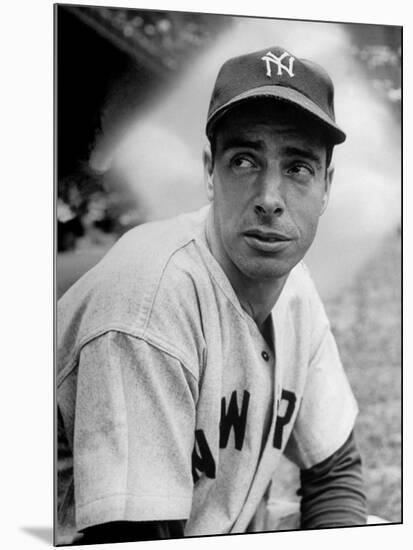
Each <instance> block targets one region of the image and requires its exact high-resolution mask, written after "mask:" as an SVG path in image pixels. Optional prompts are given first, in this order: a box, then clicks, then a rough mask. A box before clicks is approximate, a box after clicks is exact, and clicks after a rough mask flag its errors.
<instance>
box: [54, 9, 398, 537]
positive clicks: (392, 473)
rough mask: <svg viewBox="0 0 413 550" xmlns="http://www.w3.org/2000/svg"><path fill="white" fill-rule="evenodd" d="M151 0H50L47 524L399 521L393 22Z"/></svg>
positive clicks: (288, 526) (173, 526)
mask: <svg viewBox="0 0 413 550" xmlns="http://www.w3.org/2000/svg"><path fill="white" fill-rule="evenodd" d="M155 8H156V5H154V8H153V9H139V7H136V8H131V7H122V6H121V5H119V6H107V5H104V6H103V5H99V4H96V5H93V6H92V5H87V6H86V5H77V4H55V5H54V14H53V15H54V36H55V41H54V82H55V87H54V100H55V113H54V114H55V122H54V124H55V189H54V197H55V201H54V206H55V270H56V271H55V300H56V317H55V323H56V326H55V330H56V336H55V403H54V406H55V409H54V412H55V434H54V437H55V502H54V513H55V523H54V544H55V545H57V546H66V545H68V546H70V545H88V544H102V543H107V544H109V543H117V542H132V541H133V542H136V541H148V540H151V541H153V540H160V539H180V538H184V537H185V538H186V537H205V536H210V535H231V534H246V535H251V536H252V538H251V539H248V540H249V542H250V543H252V544H254V537H253V534H254V533H267V532H271V533H274V534H273V537H274V544H276V543H277V539H276V537H277V532H280V531H294V532H301V531H303V530H326V529H336V530H337V529H340V528H344V527H354V528H357V529H358V530H360V531H361V530H364V529H366V528H367V529H369V528H371V526H373V525H374V526H376V527H375V528H378V527H377V526H380V528H381V529H391V528H392V527H391V525H395V524H401V523H402V522H403V515H402V514H403V507H402V457H401V448H402V414H401V413H402V405H401V398H402V365H401V362H402V361H401V355H402V351H401V350H402V326H401V317H402V311H401V303H402V302H401V300H402V296H401V294H402V273H401V267H402V229H403V228H402V206H401V205H402V184H401V180H402V158H401V156H402V123H401V121H402V100H403V98H402V61H403V51H402V31H403V28H402V26H397V25H390V24H386V22H385V21H383V24H376V23H369V21H368V20H366V21H365V22H363V23H350V22H341V21H316V20H300V19H293V18H291V19H286V18H282V19H281V18H280V19H278V18H276V17H258V16H257V17H252V16H247V15H245V16H243V15H227V14H220V13H212V12H211V13H204V12H202V13H201V12H196V11H174V10H173V9H171V10H164V9H162V10H161V9H155ZM338 535H339V531H337V536H338Z"/></svg>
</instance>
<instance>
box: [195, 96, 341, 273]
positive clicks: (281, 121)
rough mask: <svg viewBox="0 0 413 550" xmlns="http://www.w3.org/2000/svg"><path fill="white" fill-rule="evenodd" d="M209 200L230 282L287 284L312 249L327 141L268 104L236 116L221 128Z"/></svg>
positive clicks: (325, 178)
mask: <svg viewBox="0 0 413 550" xmlns="http://www.w3.org/2000/svg"><path fill="white" fill-rule="evenodd" d="M205 160H206V172H207V188H208V197H209V199H210V200H211V201H212V203H213V204H212V208H213V231H214V236H215V239H214V240H215V243H216V247H217V250H216V251H215V253H216V255H217V256H218V257H217V259H218V261H219V262H220V263H221V265H222V267H223V268H224V270H225V271H226V272H227V274H229V273H231V272H233V270H234V269H235V270H236V271H237V272H239V273H238V274H242V275H243V276H245V277H247V278H249V279H254V280H268V279H274V278H276V279H278V278H283V277H285V276H286V275H287V274H288V273H289V272H290V270H291V269H292V268H293V267H294V266H295V265H296V264H297V263H298V262H299V261H300V260H301V259H302V258H303V256H304V254H305V253H306V252H307V250H308V248H309V247H310V245H311V243H312V242H313V239H314V236H315V233H316V229H317V225H318V220H319V217H320V215H321V213H322V212H323V211H324V208H325V206H326V204H327V199H328V193H329V188H330V183H331V177H332V171H331V170H327V167H326V145H325V144H324V142H323V140H322V136H321V133H320V132H319V131H316V130H315V129H314V124H309V123H308V119H307V118H305V117H304V118H303V116H302V115H300V113H299V112H297V111H296V110H294V109H291V108H289V107H288V106H282V107H281V108H279V107H278V108H274V105H271V108H269V105H268V104H267V102H265V101H262V102H257V103H252V104H246V106H244V107H242V108H241V107H240V108H238V109H233V111H231V112H230V113H228V114H227V115H226V116H225V117H224V118H223V120H222V121H221V122H220V123H219V128H218V129H217V133H216V150H215V156H214V159H213V161H212V159H211V157H210V156H209V155H208V154H207V155H206V157H205Z"/></svg>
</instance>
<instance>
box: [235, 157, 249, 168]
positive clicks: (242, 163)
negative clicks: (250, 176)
mask: <svg viewBox="0 0 413 550" xmlns="http://www.w3.org/2000/svg"><path fill="white" fill-rule="evenodd" d="M231 164H232V166H233V167H234V168H254V166H255V164H254V162H253V161H252V160H251V159H249V158H246V157H235V158H234V159H232V161H231Z"/></svg>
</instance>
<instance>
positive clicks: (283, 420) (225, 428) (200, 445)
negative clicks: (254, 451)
mask: <svg viewBox="0 0 413 550" xmlns="http://www.w3.org/2000/svg"><path fill="white" fill-rule="evenodd" d="M249 402H250V393H249V392H248V391H246V390H245V391H244V393H243V396H242V402H241V408H240V407H239V404H238V396H237V392H236V391H235V390H234V391H233V392H232V394H231V397H230V398H229V403H228V406H227V398H226V397H223V398H222V399H221V418H220V423H219V447H220V449H225V448H227V447H228V443H229V440H230V437H231V432H233V434H234V437H233V440H234V447H235V449H236V450H237V451H241V450H242V447H243V445H244V439H245V432H246V426H247V417H248V406H249ZM296 402H297V398H296V396H295V393H293V392H291V391H288V390H282V392H281V399H280V403H279V405H278V410H280V409H282V411H283V413H282V414H279V415H277V419H276V422H275V431H274V438H273V447H274V448H276V449H281V448H282V442H283V435H284V428H285V427H286V426H287V424H288V423H289V422H290V421H291V418H292V416H293V414H294V410H295V407H296ZM281 405H282V406H281ZM202 474H205V476H206V477H209V478H211V479H215V477H216V464H215V459H214V457H213V454H212V452H211V449H210V447H209V444H208V441H207V438H206V436H205V432H204V430H195V443H194V449H193V451H192V477H193V480H194V483H196V482H197V481H198V479H199V478H200V477H201V475H202Z"/></svg>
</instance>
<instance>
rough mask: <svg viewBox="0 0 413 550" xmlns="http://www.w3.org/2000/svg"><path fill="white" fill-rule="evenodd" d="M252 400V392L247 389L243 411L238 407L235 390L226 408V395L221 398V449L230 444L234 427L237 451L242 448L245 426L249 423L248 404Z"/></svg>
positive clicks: (243, 399) (243, 400)
mask: <svg viewBox="0 0 413 550" xmlns="http://www.w3.org/2000/svg"><path fill="white" fill-rule="evenodd" d="M249 401H250V394H249V392H247V391H246V390H245V391H244V396H243V398H242V406H241V412H240V411H239V409H238V403H237V392H236V391H233V392H232V395H231V399H230V402H229V405H228V409H227V408H226V400H225V397H223V398H222V400H221V422H220V424H219V446H220V448H221V449H225V447H226V446H227V445H228V439H229V435H230V433H231V428H234V438H235V448H236V449H237V451H240V450H241V449H242V445H243V443H244V436H245V428H246V425H247V413H248V404H249Z"/></svg>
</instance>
